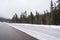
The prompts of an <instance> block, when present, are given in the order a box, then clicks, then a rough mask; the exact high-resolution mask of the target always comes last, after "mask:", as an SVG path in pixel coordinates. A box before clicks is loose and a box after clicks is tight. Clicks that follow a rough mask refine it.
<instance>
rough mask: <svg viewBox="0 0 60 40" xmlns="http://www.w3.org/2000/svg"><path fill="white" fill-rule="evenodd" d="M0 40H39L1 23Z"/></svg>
mask: <svg viewBox="0 0 60 40" xmlns="http://www.w3.org/2000/svg"><path fill="white" fill-rule="evenodd" d="M0 40H37V39H36V38H34V37H32V36H30V35H28V34H26V33H24V32H22V31H20V30H17V29H15V28H13V27H11V26H9V25H7V24H4V23H0Z"/></svg>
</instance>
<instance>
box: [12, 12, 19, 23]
mask: <svg viewBox="0 0 60 40" xmlns="http://www.w3.org/2000/svg"><path fill="white" fill-rule="evenodd" d="M12 22H14V23H18V16H17V14H16V13H15V15H14V16H13V18H12Z"/></svg>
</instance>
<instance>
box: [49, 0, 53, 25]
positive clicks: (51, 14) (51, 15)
mask: <svg viewBox="0 0 60 40" xmlns="http://www.w3.org/2000/svg"><path fill="white" fill-rule="evenodd" d="M50 5H51V8H50V9H51V13H50V17H51V23H50V24H53V1H52V0H51V4H50Z"/></svg>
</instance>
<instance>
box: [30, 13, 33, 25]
mask: <svg viewBox="0 0 60 40" xmlns="http://www.w3.org/2000/svg"><path fill="white" fill-rule="evenodd" d="M30 15H31V23H32V24H33V19H34V15H33V13H32V12H30Z"/></svg>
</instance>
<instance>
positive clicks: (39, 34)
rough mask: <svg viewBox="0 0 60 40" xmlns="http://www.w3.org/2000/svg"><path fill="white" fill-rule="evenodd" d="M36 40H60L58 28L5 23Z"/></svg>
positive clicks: (59, 27) (59, 28)
mask: <svg viewBox="0 0 60 40" xmlns="http://www.w3.org/2000/svg"><path fill="white" fill-rule="evenodd" d="M6 24H8V25H10V26H12V27H14V28H16V29H18V30H21V31H23V32H25V33H27V34H29V35H31V36H33V37H35V38H37V39H38V40H60V26H54V25H34V24H21V23H6Z"/></svg>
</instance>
